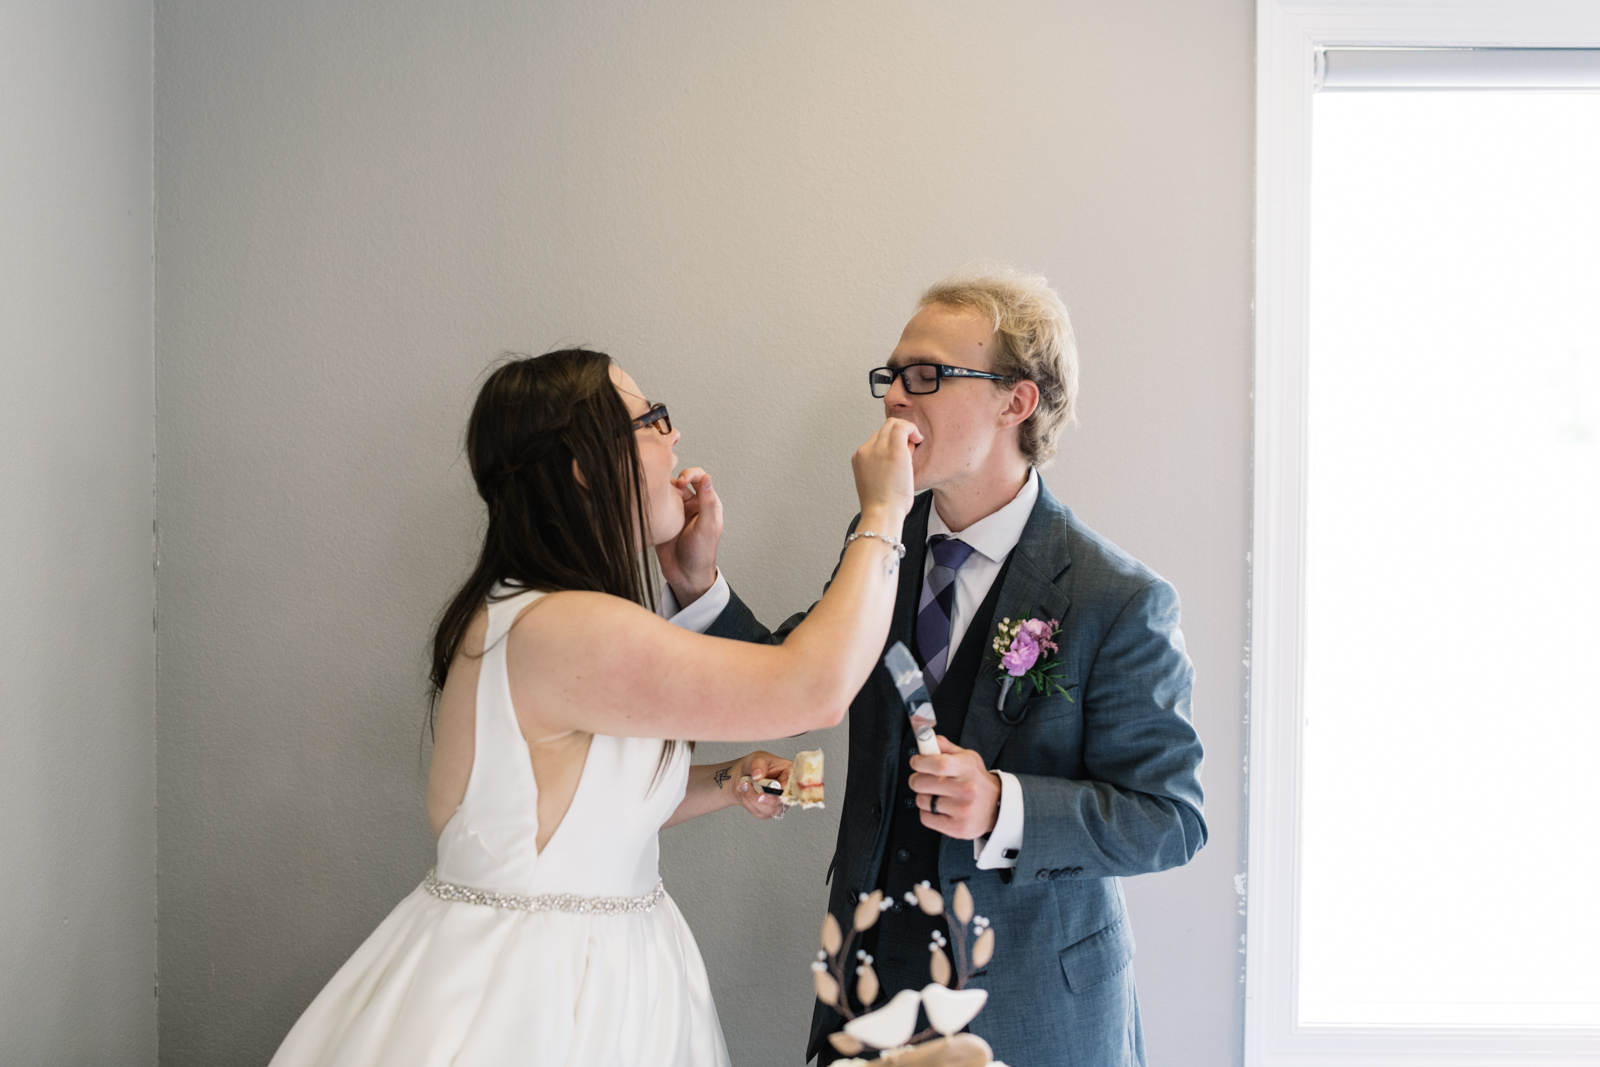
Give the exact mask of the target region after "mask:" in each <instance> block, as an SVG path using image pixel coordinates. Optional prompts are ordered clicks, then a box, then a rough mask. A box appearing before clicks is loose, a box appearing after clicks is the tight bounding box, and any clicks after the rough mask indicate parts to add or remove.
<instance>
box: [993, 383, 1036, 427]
mask: <svg viewBox="0 0 1600 1067" xmlns="http://www.w3.org/2000/svg"><path fill="white" fill-rule="evenodd" d="M1037 410H1039V383H1038V382H1035V381H1033V380H1032V379H1031V378H1024V379H1022V380H1021V381H1020V382H1018V383H1017V384H1016V385H1013V386H1012V387H1011V402H1010V403H1009V404H1007V405H1006V406H1005V407H1004V408H1002V409H1001V410H1000V427H1001V429H1005V430H1009V429H1010V428H1011V427H1013V426H1021V425H1022V424H1023V423H1025V422H1027V421H1028V419H1029V418H1030V417H1031V416H1032V415H1033V413H1034V412H1035V411H1037Z"/></svg>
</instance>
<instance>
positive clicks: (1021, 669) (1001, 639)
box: [994, 618, 1072, 705]
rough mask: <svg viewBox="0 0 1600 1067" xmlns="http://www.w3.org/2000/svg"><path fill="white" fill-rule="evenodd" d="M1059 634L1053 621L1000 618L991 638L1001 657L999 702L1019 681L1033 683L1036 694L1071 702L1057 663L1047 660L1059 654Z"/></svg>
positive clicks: (1070, 696)
mask: <svg viewBox="0 0 1600 1067" xmlns="http://www.w3.org/2000/svg"><path fill="white" fill-rule="evenodd" d="M1060 633H1061V627H1060V624H1059V623H1058V622H1057V621H1056V620H1055V619H1039V618H1033V619H1018V620H1017V621H1015V622H1013V621H1012V620H1010V619H1001V620H1000V625H999V626H998V627H997V628H996V632H995V635H994V651H995V655H997V656H999V657H1000V667H999V669H1000V678H1001V685H1000V703H1001V704H1002V705H1004V704H1005V700H1006V694H1007V693H1008V692H1010V691H1011V686H1012V685H1013V684H1014V683H1015V682H1016V680H1017V679H1018V678H1026V679H1027V680H1028V681H1030V682H1032V683H1033V688H1034V689H1035V691H1037V692H1039V693H1041V694H1043V695H1045V696H1050V695H1052V694H1056V693H1059V694H1060V695H1062V696H1064V697H1066V698H1067V699H1068V700H1072V694H1071V693H1069V692H1067V687H1066V686H1064V685H1062V684H1061V679H1060V678H1059V677H1057V672H1058V671H1059V670H1060V668H1061V667H1062V663H1061V661H1060V660H1053V659H1051V658H1050V657H1052V656H1054V655H1055V654H1056V653H1057V652H1059V651H1061V647H1060V646H1059V645H1058V644H1056V636H1057V635H1058V634H1060Z"/></svg>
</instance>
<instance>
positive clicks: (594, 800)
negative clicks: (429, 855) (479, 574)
mask: <svg viewBox="0 0 1600 1067" xmlns="http://www.w3.org/2000/svg"><path fill="white" fill-rule="evenodd" d="M512 593H513V591H512V590H507V589H505V588H504V587H501V588H497V589H496V595H499V596H503V597H504V599H499V600H497V599H495V598H494V597H491V598H490V600H489V627H488V632H487V633H486V634H485V636H484V651H483V660H482V662H481V663H480V664H479V667H478V694H477V705H476V722H475V723H474V726H473V744H474V750H473V759H472V775H471V777H470V778H469V779H468V781H467V792H466V795H465V796H464V797H463V798H462V800H461V804H460V806H459V807H457V808H456V810H455V813H454V814H453V815H452V816H451V817H450V821H449V822H447V823H446V824H445V827H444V830H443V831H442V832H441V833H440V834H439V843H438V850H439V859H438V866H437V868H436V870H437V875H438V878H439V880H440V881H441V882H451V883H455V884H458V885H465V886H472V887H474V888H478V889H488V890H494V891H496V892H500V893H511V894H519V895H530V896H531V895H539V894H547V893H574V894H579V895H583V896H596V897H623V896H638V895H640V894H644V893H648V892H650V891H651V890H652V889H654V888H655V886H656V884H657V883H658V882H659V881H660V880H661V875H660V873H659V869H658V868H659V857H660V849H659V847H658V844H657V838H656V833H657V831H659V830H660V829H661V824H662V823H664V822H666V821H667V819H668V818H669V817H671V815H672V813H673V812H674V811H675V810H677V807H678V804H679V803H680V802H681V801H682V800H683V794H684V790H685V788H686V787H687V785H688V779H689V754H688V751H687V746H684V745H680V746H678V749H677V751H676V753H675V754H674V756H673V758H672V761H671V762H670V763H669V765H668V766H666V767H664V768H663V767H660V761H661V753H662V750H663V742H662V741H660V740H659V739H651V738H641V737H611V736H608V735H605V734H596V735H595V736H594V740H593V741H592V742H591V743H590V745H589V755H588V759H587V761H586V762H585V763H584V767H583V772H582V775H581V776H580V777H579V779H578V788H577V791H576V792H575V793H574V794H573V797H572V803H571V805H570V806H569V807H568V808H567V813H566V816H565V817H564V818H563V819H562V820H561V825H560V826H559V827H557V828H556V831H555V834H554V836H552V837H551V838H550V840H549V842H548V843H547V844H546V845H545V848H544V851H543V852H542V853H541V852H540V851H539V850H538V848H537V847H536V842H537V840H538V836H539V786H538V783H537V781H536V780H535V778H534V774H533V765H532V764H531V763H530V762H529V759H528V745H527V741H526V739H525V738H524V737H523V736H522V730H521V728H520V727H519V726H518V725H517V713H516V710H515V709H514V708H513V707H512V704H511V681H510V676H509V674H508V673H507V669H506V644H507V636H508V634H509V633H510V631H511V625H512V623H514V622H515V621H516V619H517V616H518V615H519V614H520V613H521V612H522V611H523V609H524V608H526V607H528V605H530V604H532V603H533V602H534V601H536V600H538V599H539V598H540V597H541V596H543V595H544V594H543V593H540V592H537V591H533V590H529V591H526V592H521V593H514V595H507V594H512ZM658 769H659V770H660V773H659V774H658V773H657V771H658Z"/></svg>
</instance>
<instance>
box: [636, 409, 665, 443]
mask: <svg viewBox="0 0 1600 1067" xmlns="http://www.w3.org/2000/svg"><path fill="white" fill-rule="evenodd" d="M646 426H654V427H655V428H656V433H658V434H660V435H661V436H663V437H665V436H667V435H668V434H670V433H671V432H672V416H671V415H668V414H667V405H665V404H653V405H651V407H650V410H649V411H647V412H645V413H644V414H643V415H640V416H639V417H638V418H637V419H634V420H633V428H634V429H635V430H642V429H644V428H645V427H646Z"/></svg>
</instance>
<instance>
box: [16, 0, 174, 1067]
mask: <svg viewBox="0 0 1600 1067" xmlns="http://www.w3.org/2000/svg"><path fill="white" fill-rule="evenodd" d="M150 32H151V4H150V3H149V2H148V0H131V2H122V0H70V2H69V0H63V2H57V3H48V4H45V3H28V2H24V0H17V2H7V3H4V4H0V500H4V502H5V504H4V506H3V507H0V678H4V679H5V686H4V689H3V691H0V812H3V817H0V856H4V857H5V861H4V862H3V863H0V1062H3V1063H5V1064H6V1065H8V1067H9V1065H12V1064H16V1065H19V1067H22V1065H27V1067H34V1065H44V1064H52V1065H53V1064H92V1065H99V1064H119V1065H121V1064H127V1065H129V1067H137V1065H141V1064H153V1063H154V1062H155V1058H156V1002H155V969H156V886H155V874H156V871H155V850H156V826H155V635H154V632H153V625H152V624H153V616H154V613H155V578H154V575H153V574H152V572H151V545H152V538H151V530H150V524H151V519H152V513H153V510H154V509H153V506H152V497H151V491H152V470H153V468H152V463H151V454H150V449H151V434H152V429H153V406H152V405H153V401H152V389H151V359H152V342H151V267H150V257H151V242H152V239H153V231H154V221H153V215H152V188H151V167H150V145H151V136H152V133H151V93H150Z"/></svg>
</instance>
